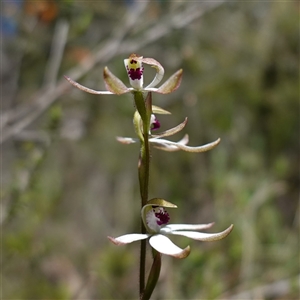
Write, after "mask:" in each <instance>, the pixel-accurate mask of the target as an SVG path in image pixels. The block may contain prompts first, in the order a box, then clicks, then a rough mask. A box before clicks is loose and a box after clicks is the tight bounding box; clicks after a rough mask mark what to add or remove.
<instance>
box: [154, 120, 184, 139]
mask: <svg viewBox="0 0 300 300" xmlns="http://www.w3.org/2000/svg"><path fill="white" fill-rule="evenodd" d="M187 121H188V119H187V118H185V119H184V121H183V122H182V123H180V124H179V125H177V126H175V127H173V128H171V129H168V130H165V131H163V132H160V133H159V134H155V135H154V134H152V135H151V137H153V138H162V137H165V136H170V135H173V134H175V133H177V132H179V131H181V130H182V129H183V128H184V127H185V125H186V124H187Z"/></svg>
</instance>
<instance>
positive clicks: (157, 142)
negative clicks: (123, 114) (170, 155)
mask: <svg viewBox="0 0 300 300" xmlns="http://www.w3.org/2000/svg"><path fill="white" fill-rule="evenodd" d="M152 112H153V113H152V115H151V119H150V128H151V131H154V130H157V129H159V128H160V122H159V120H158V119H157V118H156V116H155V114H165V115H166V114H171V113H170V112H168V111H167V110H165V109H163V108H161V107H158V106H155V105H152ZM133 122H134V127H135V130H136V133H137V135H138V137H139V139H143V134H142V131H143V126H142V120H141V116H140V114H139V113H138V112H137V111H136V112H135V114H134V117H133ZM186 124H187V118H185V120H184V121H183V122H182V123H180V124H179V125H177V126H175V127H173V128H171V129H168V130H166V131H163V132H161V133H158V134H155V135H154V134H152V132H150V133H149V134H150V138H149V143H150V144H152V145H153V146H154V147H155V148H157V149H160V150H164V151H168V152H173V151H179V150H183V151H187V152H206V151H209V150H211V149H213V148H215V147H216V146H217V145H218V144H219V143H220V141H221V139H220V138H218V139H217V140H215V141H214V142H211V143H208V144H205V145H202V146H196V147H192V146H188V145H187V143H188V142H189V136H188V135H187V134H186V135H184V137H183V138H182V139H181V140H180V141H178V142H172V141H169V140H166V139H163V137H167V136H171V135H173V134H175V133H177V132H179V131H181V130H182V129H183V128H184V127H185V125H186ZM139 139H136V138H130V137H117V141H118V142H120V143H122V144H133V143H137V142H138V141H139Z"/></svg>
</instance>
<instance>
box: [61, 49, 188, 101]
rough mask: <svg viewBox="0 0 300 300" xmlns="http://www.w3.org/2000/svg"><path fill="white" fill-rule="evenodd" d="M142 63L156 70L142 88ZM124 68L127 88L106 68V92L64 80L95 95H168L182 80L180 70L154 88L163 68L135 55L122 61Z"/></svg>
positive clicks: (153, 61)
mask: <svg viewBox="0 0 300 300" xmlns="http://www.w3.org/2000/svg"><path fill="white" fill-rule="evenodd" d="M143 63H144V64H147V65H150V66H151V67H153V68H155V69H156V75H155V77H154V79H153V81H152V82H151V83H150V84H149V85H148V86H146V87H145V88H144V87H143V73H144V67H143ZM124 64H125V68H126V71H127V74H128V78H129V82H130V85H131V87H127V86H126V85H125V84H124V83H123V82H122V81H121V80H120V79H119V78H118V77H116V76H115V75H114V74H113V73H112V72H111V71H110V70H109V69H108V68H107V67H105V68H104V70H103V77H104V82H105V86H106V88H107V91H96V90H93V89H90V88H87V87H85V86H83V85H81V84H79V83H78V82H76V81H74V80H72V79H71V78H70V77H68V76H65V78H66V79H67V80H68V81H69V82H70V83H71V84H72V85H74V86H75V87H77V88H78V89H80V90H82V91H84V92H87V93H90V94H97V95H111V94H116V95H122V94H126V93H129V92H134V91H139V92H156V93H159V94H169V93H171V92H173V91H175V90H176V89H177V88H178V87H179V85H180V83H181V78H182V72H183V71H182V69H180V70H178V71H177V72H175V73H174V74H173V75H172V76H171V77H170V78H169V79H168V80H167V81H166V82H165V83H164V84H163V85H161V86H160V87H159V88H155V86H157V84H158V83H160V81H161V80H162V78H163V76H164V68H163V67H162V65H161V64H160V63H159V62H158V61H156V60H155V59H153V58H143V56H137V55H136V54H134V53H133V54H131V55H130V56H129V58H127V59H124Z"/></svg>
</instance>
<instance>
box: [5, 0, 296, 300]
mask: <svg viewBox="0 0 300 300" xmlns="http://www.w3.org/2000/svg"><path fill="white" fill-rule="evenodd" d="M1 5H2V18H1V22H2V27H1V28H2V45H1V56H2V64H1V68H2V70H1V82H2V111H1V113H2V114H3V115H2V116H5V115H7V113H11V114H14V113H15V112H16V111H17V109H18V108H19V107H25V109H27V112H28V111H29V112H30V111H32V110H34V109H35V106H34V105H35V102H34V101H35V100H34V99H35V98H34V95H36V94H40V95H43V93H44V92H43V91H45V89H46V88H47V86H49V85H50V86H51V84H52V88H53V90H52V91H53V93H54V92H55V91H56V88H57V85H56V84H57V83H58V82H59V81H60V80H62V76H63V74H69V71H70V68H73V67H76V66H77V67H78V66H79V68H80V67H81V66H82V68H84V63H85V61H87V60H89V59H91V60H92V59H93V57H94V56H93V55H94V54H93V53H94V52H93V51H94V49H97V47H99V45H100V44H101V43H102V42H105V41H109V40H110V39H111V38H112V32H114V30H116V29H118V28H122V26H123V24H122V22H123V21H122V20H124V19H123V17H124V15H125V16H126V14H129V13H130V12H132V11H133V10H134V9H135V7H136V6H137V5H141V3H140V2H139V3H138V2H135V1H75V0H74V1H73V0H64V1H50V0H39V1H13V0H11V1H4V2H3V3H2V4H1ZM144 5H147V6H146V7H145V8H144V10H143V11H142V12H141V15H139V16H138V18H137V23H136V25H135V26H133V27H132V28H131V29H130V30H129V31H128V32H127V33H126V35H125V36H124V37H123V39H124V40H125V41H127V40H130V39H131V38H133V40H134V41H135V43H134V45H136V50H134V51H135V52H137V53H138V54H139V55H143V56H144V57H153V58H155V59H156V60H158V61H159V62H161V63H162V65H163V66H164V68H165V71H166V75H165V76H166V78H167V77H168V76H169V75H171V74H172V73H173V72H175V71H176V70H177V69H179V68H183V69H184V76H183V81H182V84H181V87H180V88H179V89H178V90H177V91H176V92H175V93H172V94H170V95H167V96H162V95H154V97H153V102H154V104H156V105H159V106H161V107H163V108H165V109H167V110H169V111H171V112H172V115H171V116H162V117H161V118H160V122H161V124H162V129H163V130H164V129H167V128H170V127H172V126H175V125H177V124H178V123H179V122H181V121H182V120H183V119H184V117H186V116H187V117H188V120H189V121H188V125H187V126H186V128H185V132H186V133H188V134H189V136H190V144H191V145H201V144H204V143H207V142H211V141H213V140H215V139H216V138H218V137H220V138H221V139H222V142H221V144H220V145H219V146H218V147H217V148H216V149H214V150H212V151H210V152H207V153H204V154H189V153H185V152H176V153H171V154H170V153H166V152H160V151H159V150H155V149H153V151H152V166H151V183H150V196H151V197H163V198H165V199H167V200H169V201H171V202H173V203H176V204H177V205H178V207H179V208H178V209H177V210H176V211H175V210H174V211H172V212H171V214H172V222H174V223H183V222H186V223H205V222H211V221H215V222H216V224H215V230H216V231H219V230H223V229H224V228H226V227H228V226H229V225H230V224H231V223H234V224H235V229H234V231H233V232H232V233H231V235H230V236H229V237H228V238H226V239H225V240H222V241H219V242H215V243H199V242H191V241H188V240H186V239H178V243H179V244H180V245H181V246H182V247H185V246H186V245H187V244H188V243H190V245H191V248H192V252H191V255H190V256H189V257H188V258H187V259H185V260H175V259H170V258H168V257H163V269H162V274H161V278H160V281H159V285H158V288H157V290H156V291H155V293H154V295H153V299H299V298H298V297H299V202H298V195H299V35H298V34H299V2H297V1H295V2H293V1H289V2H285V1H281V2H277V1H276V2H275V1H274V2H271V1H270V2H226V1H223V2H222V1H220V2H219V3H216V2H215V3H214V6H210V5H211V3H208V2H200V1H199V3H196V2H190V1H187V2H184V1H182V2H177V1H174V2H173V1H152V2H150V3H148V4H147V3H146V2H145V3H144ZM189 7H191V8H192V12H194V13H197V12H202V13H199V16H198V17H197V18H195V19H194V20H192V21H190V22H187V24H185V25H184V26H183V25H181V26H173V27H172V28H171V29H170V28H169V27H168V21H169V20H170V19H171V18H174V17H178V24H182V22H184V21H185V20H183V19H182V18H180V16H181V13H182V12H184V11H185V10H187V9H189ZM60 22H64V23H63V24H67V35H66V40H65V41H63V42H65V43H64V48H63V51H62V58H61V60H60V61H59V62H60V64H59V68H58V71H57V73H55V72H54V75H55V76H54V77H55V78H54V79H55V80H54V82H53V78H52V77H53V73H51V72H50V73H49V68H50V69H51V66H50V67H49V62H51V57H52V58H53V51H54V53H55V49H54V50H53V45H54V46H55V45H56V44H55V42H54V36H55V33H56V31H57V28H59V27H57V26H58V24H62V23H60ZM157 25H161V28H162V29H164V28H169V31H168V30H167V31H166V33H165V34H164V35H162V36H161V37H160V35H159V34H160V33H159V30H157V31H155V32H154V33H152V34H153V42H151V43H144V42H143V41H144V39H145V38H146V35H145V32H147V30H149V28H150V29H151V28H155V26H157ZM156 34H157V38H156ZM139 41H140V42H141V43H140V42H139ZM60 42H62V41H60ZM101 45H102V44H101ZM115 47H119V44H116V46H115ZM51 49H52V50H51ZM99 49H101V47H100V48H99ZM126 51H127V49H121V52H122V54H121V53H120V54H118V52H116V54H114V55H112V57H109V58H108V59H107V60H106V59H105V57H104V58H103V60H102V61H103V63H102V61H101V60H100V61H99V63H95V64H94V66H93V67H92V68H91V70H90V71H89V72H87V74H84V76H82V77H81V78H79V80H78V81H79V82H80V83H82V84H84V85H86V86H88V87H91V88H95V89H99V90H101V89H103V88H104V84H103V82H102V69H103V67H104V66H105V65H108V66H109V68H110V69H111V70H112V71H113V72H114V74H116V75H117V76H120V78H121V79H122V80H124V82H127V81H128V80H127V75H126V72H125V70H124V66H123V59H124V58H126V57H128V55H129V54H130V53H131V52H132V50H131V49H130V50H128V53H127V52H126ZM123 53H126V54H125V55H124V54H123ZM57 55H58V54H57ZM54 58H55V57H54ZM145 68H146V70H145V73H147V72H148V74H150V75H148V77H147V74H146V81H150V80H151V76H153V70H151V69H150V68H149V69H148V68H147V66H145ZM49 74H50V75H49ZM51 76H52V77H51ZM49 78H50V79H49ZM51 78H52V79H51ZM57 80H58V81H57ZM38 92H39V93H38ZM45 93H46V92H45ZM133 112H134V107H133V101H132V99H131V98H130V96H95V95H90V94H86V93H83V92H81V91H79V90H76V89H75V88H73V87H71V86H70V87H69V89H68V90H66V91H64V92H63V93H61V94H59V95H58V97H57V99H56V101H53V102H52V103H51V105H49V107H48V108H47V109H45V110H44V111H43V112H42V113H40V114H39V115H38V116H37V117H36V118H33V119H32V121H31V122H29V123H28V125H27V126H25V127H23V128H21V130H16V131H15V132H14V133H13V134H11V135H10V136H9V137H8V138H7V139H6V140H5V141H4V142H3V144H2V166H1V168H2V171H1V185H2V187H1V224H2V225H1V226H2V227H1V228H2V229H1V230H2V236H1V240H2V241H1V242H2V261H1V263H2V266H1V282H2V295H1V296H2V299H135V298H136V297H137V293H138V292H137V290H138V261H139V260H138V253H139V245H138V244H137V243H136V244H132V245H129V246H126V247H116V246H114V245H112V244H110V243H109V241H108V240H107V238H106V236H107V235H112V236H117V235H120V234H124V233H126V232H128V233H129V232H133V231H137V230H139V222H140V221H139V190H138V184H137V170H136V165H137V157H138V146H136V145H130V146H125V145H121V144H118V143H117V142H116V140H115V136H133V134H134V132H133V127H132V115H133ZM22 118H24V119H25V118H26V113H24V114H22V115H20V116H18V118H17V119H18V120H23V119H22ZM2 120H4V117H3V119H2ZM13 125H14V124H13V123H9V122H8V124H7V126H8V127H2V130H3V132H2V133H3V134H5V133H6V130H9V128H10V126H13ZM181 137H182V135H180V134H178V139H180V138H181ZM282 282H284V285H282V284H281V283H282ZM270 284H273V285H272V288H271V289H270ZM241 293H244V294H241ZM241 295H243V296H241Z"/></svg>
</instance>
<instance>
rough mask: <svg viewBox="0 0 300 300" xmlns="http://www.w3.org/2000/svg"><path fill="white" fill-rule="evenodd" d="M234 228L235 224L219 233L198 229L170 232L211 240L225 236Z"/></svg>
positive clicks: (204, 240)
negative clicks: (198, 230)
mask: <svg viewBox="0 0 300 300" xmlns="http://www.w3.org/2000/svg"><path fill="white" fill-rule="evenodd" d="M232 229H233V225H230V226H229V227H228V228H227V229H226V230H224V231H222V232H218V233H203V232H197V231H171V232H169V234H172V235H181V236H185V237H188V238H191V239H194V240H197V241H203V242H210V241H217V240H221V239H223V238H225V237H226V236H227V235H228V234H229V233H230V232H231V231H232Z"/></svg>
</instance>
